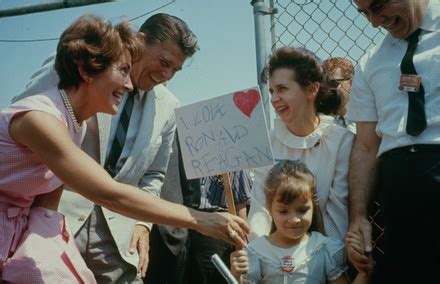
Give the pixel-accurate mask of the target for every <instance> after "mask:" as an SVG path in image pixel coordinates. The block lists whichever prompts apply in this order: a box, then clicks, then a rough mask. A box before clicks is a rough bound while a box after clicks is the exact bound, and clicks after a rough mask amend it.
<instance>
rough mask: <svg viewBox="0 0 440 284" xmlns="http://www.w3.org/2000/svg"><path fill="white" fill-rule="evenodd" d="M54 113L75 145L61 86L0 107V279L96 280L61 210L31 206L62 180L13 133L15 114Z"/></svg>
mask: <svg viewBox="0 0 440 284" xmlns="http://www.w3.org/2000/svg"><path fill="white" fill-rule="evenodd" d="M32 110H35V111H42V112H46V113H49V114H52V115H53V116H54V117H56V118H57V119H59V120H60V121H61V122H63V123H64V124H65V125H66V127H67V128H68V130H69V134H70V136H71V138H72V140H73V141H74V142H75V144H76V145H80V144H81V141H82V140H83V138H84V134H85V131H86V129H85V128H86V127H85V123H83V124H82V126H81V130H80V131H79V132H75V130H74V127H73V122H72V120H71V118H70V116H69V113H68V111H67V109H66V107H65V106H64V103H63V101H62V99H61V96H60V94H59V93H58V90H57V89H51V90H49V91H47V92H45V93H42V94H39V95H35V96H31V97H27V98H24V99H22V100H20V101H18V102H16V103H14V104H12V105H10V106H8V107H7V108H5V109H2V110H0V283H1V282H2V280H3V281H6V282H11V283H96V281H95V279H94V277H93V274H92V272H91V271H90V270H89V269H88V268H87V267H86V265H85V263H84V261H83V259H82V258H81V255H80V253H79V251H78V249H77V248H76V246H75V244H74V239H73V236H72V235H71V234H70V233H69V231H68V230H67V224H66V220H65V218H64V216H63V215H62V214H60V213H58V212H55V211H52V210H49V209H46V208H42V207H31V206H32V203H33V201H34V200H35V197H36V196H37V195H40V194H44V193H48V192H52V191H53V190H55V189H57V188H58V187H60V186H61V185H62V184H63V182H62V181H61V180H60V179H58V178H57V177H56V176H55V175H54V173H53V172H52V171H51V170H49V168H48V167H47V166H46V165H45V164H44V163H43V162H42V161H41V160H40V159H39V157H38V156H36V155H35V154H34V153H33V152H32V151H30V150H29V149H28V148H26V147H24V146H22V145H19V144H17V143H15V142H14V141H13V140H12V138H11V136H10V135H9V124H10V121H11V119H12V118H13V117H14V116H15V115H17V114H20V113H24V112H27V111H32Z"/></svg>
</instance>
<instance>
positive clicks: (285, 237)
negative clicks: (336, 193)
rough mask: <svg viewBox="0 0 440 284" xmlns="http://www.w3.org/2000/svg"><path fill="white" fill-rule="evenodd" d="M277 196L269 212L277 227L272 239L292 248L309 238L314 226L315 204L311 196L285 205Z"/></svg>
mask: <svg viewBox="0 0 440 284" xmlns="http://www.w3.org/2000/svg"><path fill="white" fill-rule="evenodd" d="M279 199H280V197H279V196H278V195H276V196H275V197H274V199H273V201H272V203H271V204H270V207H269V212H270V215H271V216H272V218H273V222H274V224H275V227H276V231H274V232H273V233H272V235H271V237H272V238H273V239H274V240H275V241H276V242H277V243H279V244H281V245H283V246H286V247H290V246H294V245H296V244H298V243H300V242H301V241H302V240H304V239H305V238H307V234H306V233H307V231H308V229H309V228H310V226H311V224H312V217H313V202H312V199H311V198H310V196H306V195H300V196H298V197H297V198H295V199H294V200H293V201H292V202H291V203H289V204H284V203H282V202H280V201H279Z"/></svg>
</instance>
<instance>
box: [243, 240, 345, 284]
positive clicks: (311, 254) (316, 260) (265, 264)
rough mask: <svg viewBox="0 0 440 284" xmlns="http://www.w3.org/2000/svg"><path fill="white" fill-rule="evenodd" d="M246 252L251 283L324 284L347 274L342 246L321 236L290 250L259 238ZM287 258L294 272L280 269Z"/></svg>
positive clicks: (248, 277)
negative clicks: (283, 260) (282, 260)
mask: <svg viewBox="0 0 440 284" xmlns="http://www.w3.org/2000/svg"><path fill="white" fill-rule="evenodd" d="M246 251H247V254H248V257H249V271H248V273H247V275H246V277H247V279H248V281H249V282H250V283H277V284H278V283H289V284H290V283H307V284H315V283H316V284H317V283H325V282H326V280H329V281H331V280H334V279H336V278H338V277H339V276H340V275H341V274H342V273H344V272H345V271H346V270H347V264H346V254H345V249H344V244H343V242H342V241H339V240H336V239H332V238H329V237H326V236H323V235H322V234H321V233H318V232H312V233H311V234H310V236H309V238H308V239H307V240H306V241H303V242H301V243H299V244H298V245H296V246H293V247H291V248H287V249H285V248H280V247H276V246H274V245H272V244H271V243H270V242H269V241H268V240H267V238H266V236H263V237H259V238H257V239H255V240H254V241H252V242H251V243H250V244H249V245H248V246H247V248H246ZM287 255H289V256H292V257H293V262H294V269H293V271H292V272H285V271H283V270H282V269H281V259H282V258H283V257H284V256H287Z"/></svg>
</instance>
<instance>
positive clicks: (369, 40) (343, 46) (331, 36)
mask: <svg viewBox="0 0 440 284" xmlns="http://www.w3.org/2000/svg"><path fill="white" fill-rule="evenodd" d="M270 6H271V7H270V8H272V10H271V11H273V9H274V8H275V9H276V11H277V12H276V13H274V14H272V15H271V24H270V32H271V49H272V50H274V49H275V48H278V47H281V46H295V47H305V48H307V49H309V50H311V51H313V52H314V53H316V55H317V56H318V57H319V58H321V59H323V60H324V59H326V58H329V57H336V56H340V57H344V58H347V59H350V60H351V61H352V62H353V64H354V65H356V64H357V62H358V60H359V59H360V57H361V56H362V55H363V54H364V53H365V52H366V51H367V50H368V49H369V48H370V47H371V46H373V45H375V44H378V43H379V42H380V41H381V40H382V39H383V37H384V35H385V32H384V31H383V30H381V29H376V28H373V27H372V26H371V24H370V23H369V22H368V21H367V19H366V18H365V17H364V16H363V15H361V14H360V13H359V12H358V11H357V9H356V7H355V6H354V5H353V4H352V2H351V1H349V0H276V1H273V0H271V3H270ZM370 221H371V223H372V225H373V244H374V251H373V254H374V256H375V257H376V258H377V257H380V256H381V255H383V236H384V225H383V211H382V209H381V206H380V203H379V201H378V198H375V200H374V202H373V203H372V204H371V206H370Z"/></svg>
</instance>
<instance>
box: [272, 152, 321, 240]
mask: <svg viewBox="0 0 440 284" xmlns="http://www.w3.org/2000/svg"><path fill="white" fill-rule="evenodd" d="M264 193H265V196H266V207H267V208H268V209H270V206H271V205H272V202H273V200H274V199H275V198H278V199H277V201H278V202H281V203H283V204H286V205H289V204H291V203H292V202H293V201H294V200H295V199H296V198H299V197H305V198H310V199H311V200H312V203H313V217H312V224H311V226H310V228H309V232H311V231H318V232H320V233H322V234H325V232H324V223H323V219H322V213H321V210H320V208H319V204H318V197H317V194H316V182H315V178H314V176H313V174H312V173H311V172H310V170H309V169H308V168H307V166H306V165H305V164H304V163H301V162H299V161H291V160H282V161H280V162H279V163H278V164H276V165H275V166H273V168H272V169H271V170H270V171H269V174H268V176H267V178H266V181H265V185H264ZM275 230H276V227H275V223H274V222H273V221H272V228H271V231H270V232H271V233H273V232H274V231H275Z"/></svg>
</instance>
